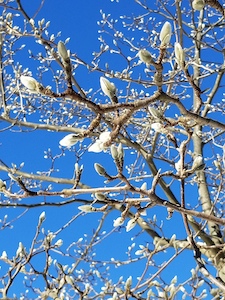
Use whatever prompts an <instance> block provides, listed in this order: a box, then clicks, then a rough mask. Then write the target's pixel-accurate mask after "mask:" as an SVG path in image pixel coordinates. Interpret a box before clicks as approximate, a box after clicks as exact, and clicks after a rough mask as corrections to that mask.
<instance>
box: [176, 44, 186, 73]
mask: <svg viewBox="0 0 225 300" xmlns="http://www.w3.org/2000/svg"><path fill="white" fill-rule="evenodd" d="M174 51H175V57H176V62H177V64H178V65H179V66H180V67H183V65H184V50H183V49H182V47H181V45H180V43H175V45H174Z"/></svg>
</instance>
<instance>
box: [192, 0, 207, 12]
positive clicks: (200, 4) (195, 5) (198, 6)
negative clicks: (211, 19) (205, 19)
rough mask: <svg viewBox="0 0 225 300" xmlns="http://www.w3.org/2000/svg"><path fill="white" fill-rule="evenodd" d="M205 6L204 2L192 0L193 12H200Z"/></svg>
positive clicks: (202, 0)
mask: <svg viewBox="0 0 225 300" xmlns="http://www.w3.org/2000/svg"><path fill="white" fill-rule="evenodd" d="M204 6H205V1H204V0H194V1H193V2H192V7H193V8H194V10H202V9H203V8H204Z"/></svg>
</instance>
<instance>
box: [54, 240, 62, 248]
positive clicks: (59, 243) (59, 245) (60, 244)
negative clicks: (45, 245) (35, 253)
mask: <svg viewBox="0 0 225 300" xmlns="http://www.w3.org/2000/svg"><path fill="white" fill-rule="evenodd" d="M62 244H63V240H62V239H59V240H58V241H57V242H56V243H55V246H56V247H61V246H62Z"/></svg>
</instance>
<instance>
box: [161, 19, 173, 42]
mask: <svg viewBox="0 0 225 300" xmlns="http://www.w3.org/2000/svg"><path fill="white" fill-rule="evenodd" d="M171 33H172V28H171V25H170V23H169V22H165V23H164V25H163V27H162V29H161V31H160V35H159V39H160V41H161V45H160V46H161V47H163V46H166V45H167V44H169V42H170V38H171Z"/></svg>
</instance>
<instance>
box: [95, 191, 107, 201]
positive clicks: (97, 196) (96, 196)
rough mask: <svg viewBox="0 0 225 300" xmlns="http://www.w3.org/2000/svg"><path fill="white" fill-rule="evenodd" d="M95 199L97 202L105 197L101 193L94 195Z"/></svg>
mask: <svg viewBox="0 0 225 300" xmlns="http://www.w3.org/2000/svg"><path fill="white" fill-rule="evenodd" d="M95 198H96V199H97V200H99V201H103V200H105V199H106V196H105V195H104V194H102V193H95Z"/></svg>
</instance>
